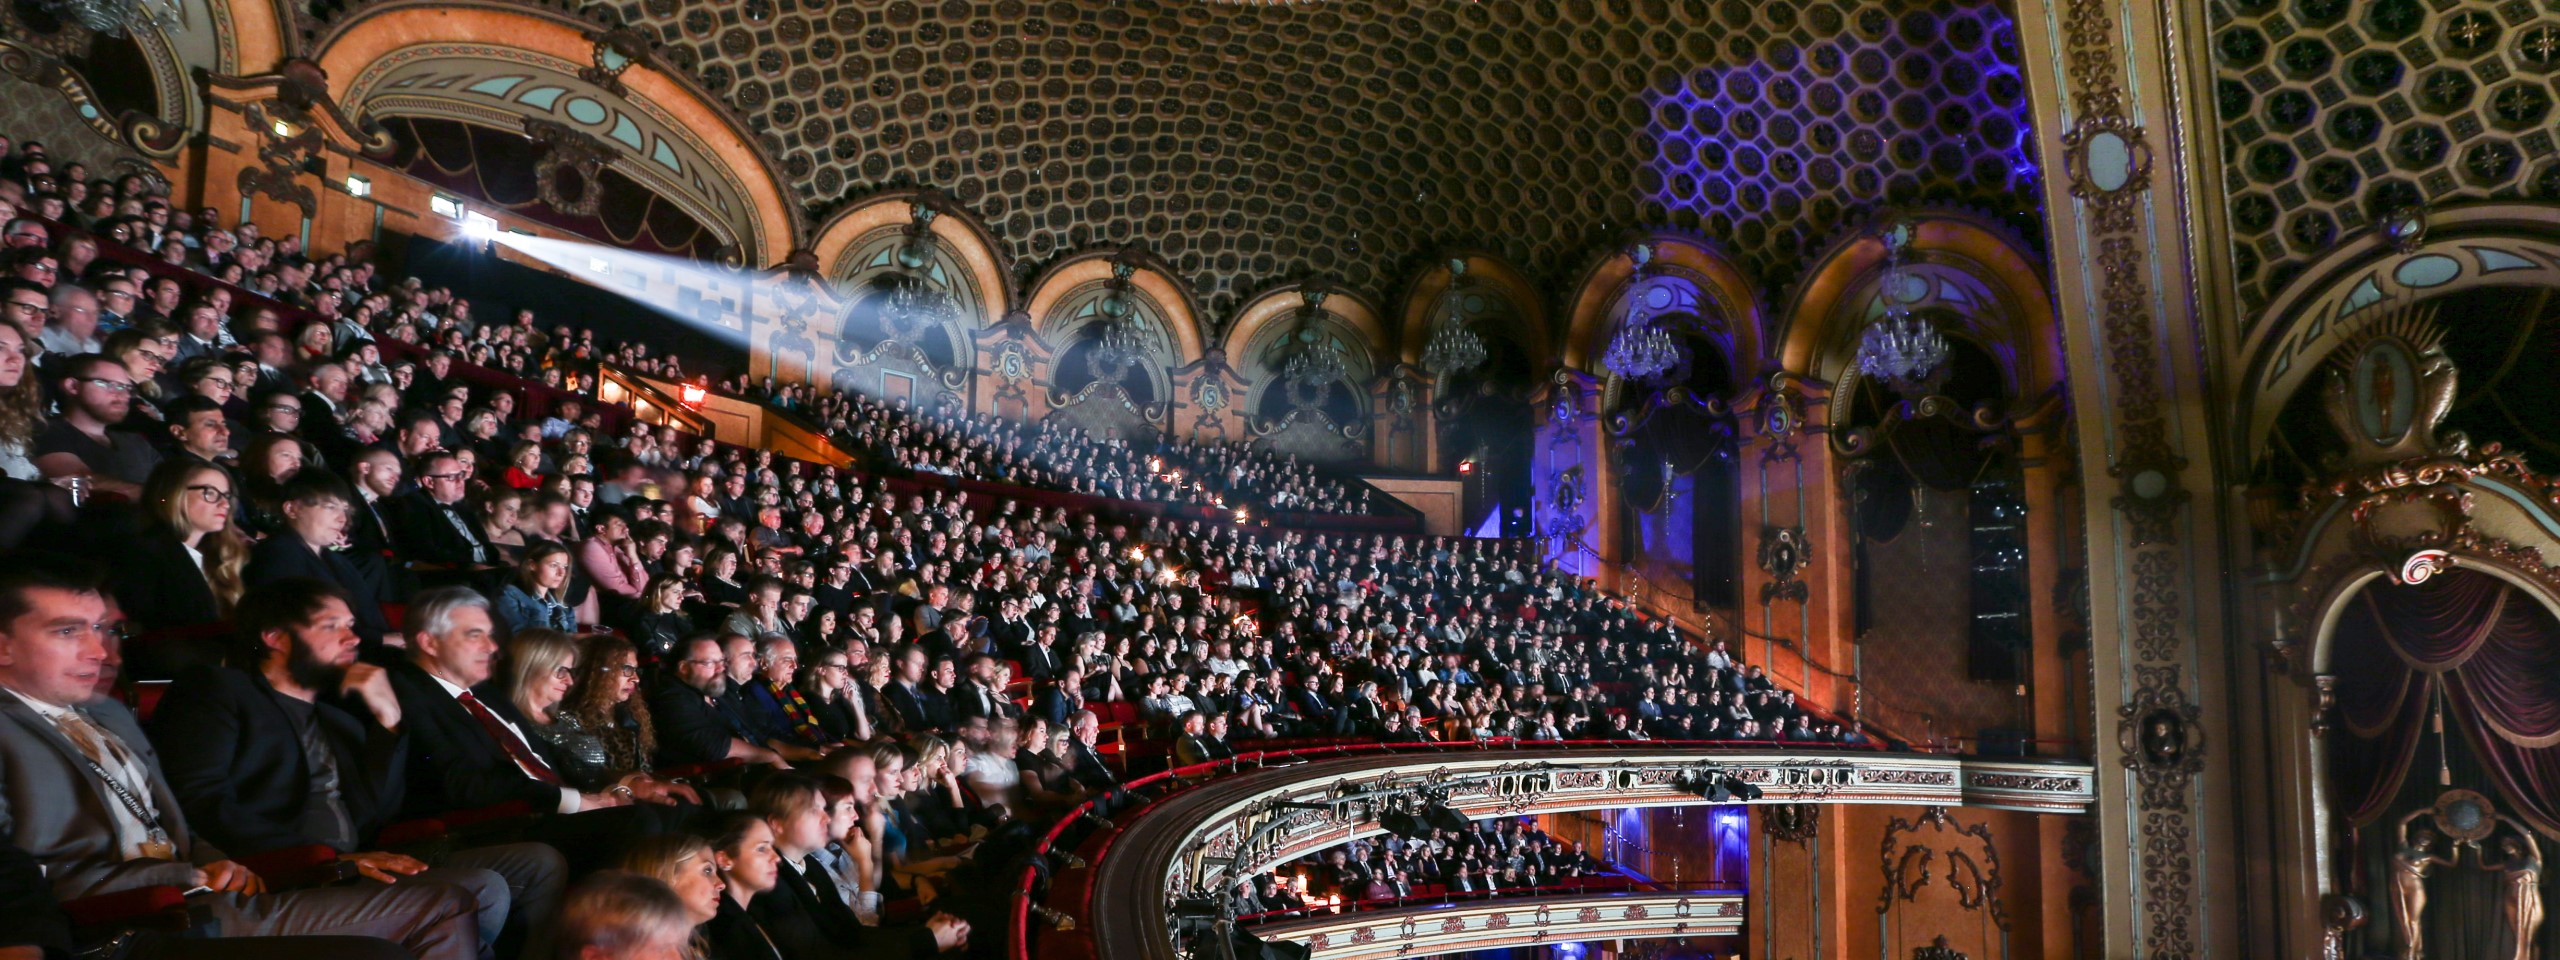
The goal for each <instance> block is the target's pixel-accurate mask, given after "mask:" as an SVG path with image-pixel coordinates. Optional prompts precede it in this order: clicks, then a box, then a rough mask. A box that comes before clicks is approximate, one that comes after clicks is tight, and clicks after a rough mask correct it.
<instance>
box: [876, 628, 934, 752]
mask: <svg viewBox="0 0 2560 960" xmlns="http://www.w3.org/2000/svg"><path fill="white" fill-rule="evenodd" d="M891 656H893V657H895V658H896V659H894V660H892V661H891V663H892V664H894V670H895V672H894V673H893V674H892V675H891V676H890V678H889V684H888V686H886V687H883V688H882V689H881V699H884V700H887V701H888V703H889V709H890V711H891V712H893V713H896V714H897V716H898V722H899V724H900V725H901V729H904V730H906V731H909V732H913V733H921V732H924V731H927V730H939V729H941V727H940V726H938V725H937V724H935V723H934V722H933V717H932V716H931V714H930V712H929V711H928V710H927V708H926V705H925V693H926V691H925V689H924V682H925V679H924V671H925V653H924V648H922V647H919V646H916V645H914V644H908V645H906V646H904V647H900V648H898V651H897V652H896V653H894V654H891Z"/></svg>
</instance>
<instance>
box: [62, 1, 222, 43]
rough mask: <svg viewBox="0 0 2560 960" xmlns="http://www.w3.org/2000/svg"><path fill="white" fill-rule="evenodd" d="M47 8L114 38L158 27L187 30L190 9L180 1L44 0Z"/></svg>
mask: <svg viewBox="0 0 2560 960" xmlns="http://www.w3.org/2000/svg"><path fill="white" fill-rule="evenodd" d="M42 6H43V7H44V9H45V11H46V12H48V13H51V14H53V15H54V16H56V17H59V18H61V19H64V20H68V21H71V22H73V23H77V24H79V25H81V26H83V27H87V28H88V29H90V30H94V31H96V32H98V33H103V34H106V35H107V36H110V37H121V36H124V33H125V31H126V30H130V29H140V28H142V27H158V28H160V29H162V30H184V29H186V26H187V15H186V11H184V10H182V9H180V8H179V6H178V0H44V3H43V4H42Z"/></svg>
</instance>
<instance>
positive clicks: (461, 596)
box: [391, 587, 675, 872]
mask: <svg viewBox="0 0 2560 960" xmlns="http://www.w3.org/2000/svg"><path fill="white" fill-rule="evenodd" d="M408 620H409V628H410V629H409V636H408V641H409V659H408V660H407V661H405V662H402V663H399V664H395V665H393V666H392V668H391V687H392V689H393V690H394V691H395V692H397V693H398V694H399V699H400V715H401V716H402V717H403V718H404V720H403V726H404V728H405V732H406V733H407V735H408V737H409V763H408V773H409V787H408V791H407V795H406V800H405V802H404V803H402V805H401V806H402V812H403V813H405V814H407V815H410V816H428V815H432V814H435V813H439V812H444V811H450V810H470V809H475V808H479V807H491V806H497V805H500V804H506V803H521V804H524V805H525V806H526V807H528V808H530V809H531V810H532V811H533V812H535V813H545V814H558V815H557V816H547V817H543V818H541V819H540V820H537V821H535V823H534V825H533V827H532V828H531V829H530V830H528V831H527V832H528V834H529V835H530V836H532V837H533V838H535V839H539V840H542V841H544V842H546V843H549V844H551V845H552V846H555V847H559V848H560V852H561V853H562V854H563V855H564V856H566V857H568V858H569V862H570V864H571V865H572V866H573V867H577V866H581V865H599V866H600V865H602V864H604V863H607V862H610V861H611V860H612V858H613V856H614V855H615V853H616V852H617V850H618V848H619V846H620V845H621V844H622V842H623V841H625V840H627V839H628V838H629V837H631V836H634V835H640V834H648V833H655V832H660V831H662V830H664V829H665V827H666V826H667V823H666V821H665V820H663V819H661V818H660V817H658V816H657V815H656V814H655V813H654V811H656V810H661V809H672V808H666V807H659V806H657V804H661V803H669V802H672V801H673V799H674V797H675V794H674V793H673V791H674V786H675V785H673V784H669V783H666V782H664V781H657V780H650V779H641V780H637V781H635V782H632V783H628V784H617V785H616V786H614V787H612V788H609V789H606V790H601V791H595V792H582V791H580V790H578V789H577V788H576V787H573V786H570V785H569V784H568V783H567V782H566V781H564V780H563V779H562V778H561V776H560V774H559V773H558V772H557V771H556V770H554V769H553V767H554V764H553V762H552V760H551V759H550V758H549V757H547V756H545V755H544V754H543V749H544V747H543V745H542V744H540V743H539V742H538V741H536V740H535V739H534V738H532V737H529V736H527V735H526V734H525V732H524V727H523V719H522V718H521V717H517V716H514V713H515V710H514V707H513V706H512V704H511V703H510V698H509V697H507V696H505V695H503V694H500V693H498V692H497V691H496V689H495V688H494V687H493V686H492V687H489V688H488V689H480V688H483V687H484V685H487V682H488V680H489V676H490V673H491V672H492V670H493V668H494V666H495V664H496V661H497V655H498V642H497V639H496V629H495V624H494V623H493V622H492V620H491V619H490V616H489V601H488V599H487V598H485V597H482V596H481V595H479V594H477V593H474V592H472V591H471V590H469V589H467V588H463V587H438V588H435V589H432V590H428V591H426V592H424V593H420V594H419V595H418V596H417V597H416V598H414V599H412V600H411V601H410V602H409V615H408ZM484 694H485V695H484ZM634 803H642V804H644V806H632V804H634ZM581 872H583V871H581Z"/></svg>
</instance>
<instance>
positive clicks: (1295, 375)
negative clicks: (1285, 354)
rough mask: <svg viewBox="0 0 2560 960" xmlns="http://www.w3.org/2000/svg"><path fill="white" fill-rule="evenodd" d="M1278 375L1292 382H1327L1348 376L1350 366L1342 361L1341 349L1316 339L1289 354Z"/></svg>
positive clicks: (1312, 383)
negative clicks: (1287, 360)
mask: <svg viewBox="0 0 2560 960" xmlns="http://www.w3.org/2000/svg"><path fill="white" fill-rule="evenodd" d="M1280 375H1281V376H1284V377H1287V378H1288V379H1289V381H1290V382H1292V383H1303V384H1310V385H1314V384H1327V383H1333V382H1335V381H1337V380H1343V379H1347V378H1349V377H1350V375H1351V368H1350V367H1349V366H1347V365H1345V364H1344V363H1343V362H1342V351H1340V350H1336V349H1334V348H1333V344H1332V343H1330V342H1325V341H1318V342H1315V343H1310V344H1307V345H1306V346H1304V347H1300V348H1298V352H1296V353H1294V354H1290V355H1289V362H1288V363H1287V364H1286V365H1284V366H1282V367H1281V368H1280Z"/></svg>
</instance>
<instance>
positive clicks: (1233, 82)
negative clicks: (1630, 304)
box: [610, 0, 2042, 316]
mask: <svg viewBox="0 0 2560 960" xmlns="http://www.w3.org/2000/svg"><path fill="white" fill-rule="evenodd" d="M610 9H611V10H612V11H614V12H616V13H618V14H619V15H620V18H621V20H622V22H624V23H626V24H630V25H633V26H636V27H639V28H641V29H644V30H646V31H648V32H650V33H651V34H653V35H654V36H655V37H656V38H657V39H658V40H659V41H661V42H662V44H663V47H662V49H661V51H660V52H661V53H662V55H663V56H664V57H665V59H667V60H668V61H669V62H670V63H671V64H674V65H675V66H677V67H679V68H681V69H684V70H687V71H689V72H690V73H691V74H692V75H693V76H694V77H695V78H696V79H697V80H698V82H699V83H700V84H701V85H702V86H703V87H704V88H705V89H706V90H708V91H709V92H711V93H712V94H713V95H714V96H717V97H720V98H722V99H723V100H725V101H727V102H728V103H729V104H731V105H732V106H734V107H735V108H736V109H738V110H739V111H740V112H741V113H742V114H744V115H746V116H748V117H750V118H751V120H752V123H753V126H754V127H755V128H756V129H757V130H758V131H759V135H760V138H761V142H762V146H763V147H764V148H765V149H766V150H767V151H768V152H769V153H770V154H771V155H772V156H774V157H775V158H776V161H777V163H778V164H779V166H780V167H781V168H782V170H783V171H784V172H785V175H786V176H787V177H788V178H789V179H790V180H792V181H793V183H794V186H795V188H796V191H797V194H798V199H799V200H800V202H801V203H802V204H803V205H804V208H805V212H806V213H807V214H808V217H809V219H811V220H812V221H816V220H822V219H824V218H825V216H826V215H827V214H828V213H829V212H831V211H832V210H834V209H836V208H838V207H839V206H841V205H843V204H844V203H846V202H848V201H849V200H855V199H859V198H860V197H861V196H863V195H865V194H867V193H870V192H874V191H877V190H882V189H892V188H901V187H930V188H934V189H939V190H942V191H945V192H946V193H948V194H950V195H951V196H952V197H954V198H955V199H956V200H957V201H958V202H959V203H960V204H961V205H962V206H963V207H965V208H966V209H968V210H969V211H971V212H972V213H973V214H974V215H976V216H977V217H979V218H980V219H982V220H983V221H984V222H986V223H987V224H988V225H989V227H990V230H991V231H992V232H993V233H994V234H995V235H996V237H997V238H998V239H999V241H1000V242H1001V243H1003V244H1004V245H1005V246H1006V248H1007V253H1008V254H1009V256H1010V258H1011V259H1012V260H1013V261H1014V262H1015V263H1017V264H1020V265H1022V266H1021V269H1023V270H1024V271H1026V273H1030V272H1037V270H1038V269H1039V267H1040V265H1041V264H1043V263H1046V262H1053V261H1054V260H1056V259H1057V258H1058V257H1060V256H1061V255H1064V254H1070V253H1074V252H1078V251H1082V250H1088V249H1093V248H1096V247H1099V246H1103V245H1109V244H1121V243H1131V242H1136V243H1143V244H1145V245H1147V246H1148V247H1149V248H1150V249H1151V250H1153V251H1154V252H1155V253H1157V254H1158V255H1160V256H1162V257H1163V258H1164V259H1165V260H1166V261H1167V262H1168V263H1169V264H1171V265H1172V266H1173V268H1174V270H1175V271H1176V272H1177V273H1178V274H1179V275H1180V276H1181V277H1182V279H1183V280H1184V282H1185V283H1187V284H1189V285H1190V286H1191V289H1192V290H1193V291H1194V292H1195V294H1196V296H1198V297H1199V299H1200V300H1201V301H1202V302H1203V303H1204V304H1205V305H1206V306H1207V307H1208V309H1209V312H1211V313H1212V314H1213V315H1218V316H1228V315H1232V314H1233V313H1234V312H1235V311H1236V310H1237V309H1238V308H1240V307H1241V306H1242V305H1243V303H1244V302H1245V301H1246V300H1248V299H1250V297H1251V294H1253V293H1254V292H1255V291H1256V290H1257V289H1259V288H1262V287H1267V286H1269V285H1270V284H1272V283H1275V282H1279V281H1282V280H1285V279H1288V278H1291V277H1298V276H1319V277H1325V278H1329V279H1330V280H1333V281H1335V282H1339V283H1341V284H1342V285H1344V286H1347V287H1349V288H1351V289H1356V290H1363V291H1368V292H1371V293H1373V294H1375V293H1380V292H1384V291H1386V290H1388V289H1390V288H1392V287H1393V286H1394V285H1395V283H1396V282H1397V280H1398V279H1400V276H1401V274H1400V273H1399V271H1400V270H1402V269H1404V268H1405V267H1406V266H1408V265H1409V264H1408V261H1412V260H1414V259H1417V258H1419V257H1422V256H1424V255H1425V254H1427V253H1428V252H1429V251H1431V250H1434V249H1438V248H1439V247H1441V246H1442V245H1444V244H1448V243H1464V244H1472V245H1476V246H1480V247H1481V248H1483V249H1486V250H1488V251H1492V252H1497V253H1499V254H1501V255H1502V256H1503V257H1505V258H1507V259H1510V260H1512V261H1513V262H1517V263H1520V264H1522V265H1524V268H1525V269H1526V271H1527V272H1528V273H1529V275H1530V276H1532V277H1533V278H1535V279H1536V280H1537V281H1538V282H1539V283H1540V284H1541V285H1545V286H1558V285H1562V284H1564V283H1566V282H1569V280H1570V279H1571V278H1570V277H1569V276H1568V274H1569V273H1570V272H1571V271H1572V269H1573V268H1574V267H1576V266H1578V265H1579V261H1580V258H1582V257H1583V256H1584V255H1585V254H1586V253H1587V252H1588V251H1589V250H1590V249H1591V247H1592V246H1594V245H1595V244H1600V243H1605V242H1608V241H1609V240H1610V238H1611V237H1613V236H1614V235H1616V234H1619V233H1622V232H1624V231H1627V230H1629V229H1630V228H1635V227H1638V226H1642V225H1653V226H1663V227H1669V228H1674V229H1682V230H1688V231H1693V232H1698V233H1702V234H1706V235H1709V236H1714V237H1716V238H1718V240H1719V241H1720V242H1723V243H1726V244H1728V245H1730V246H1731V247H1732V248H1733V249H1734V252H1735V253H1736V255H1737V256H1738V257H1739V258H1741V259H1742V260H1743V261H1744V262H1745V263H1746V264H1747V265H1748V267H1749V269H1751V271H1752V272H1753V273H1754V274H1755V275H1756V276H1757V277H1758V278H1759V279H1760V281H1761V282H1763V283H1766V284H1771V285H1776V284H1782V283H1784V282H1786V281H1787V280H1788V279H1789V278H1790V276H1791V271H1793V270H1794V269H1796V268H1797V266H1798V265H1799V264H1800V263H1801V262H1802V261H1803V260H1804V259H1805V258H1806V257H1807V256H1808V255H1809V254H1810V253H1811V252H1812V251H1813V249H1814V247H1815V246H1816V245H1818V244H1820V243H1822V242H1823V241H1825V240H1826V239H1828V237H1829V235H1830V234H1831V233H1832V232H1834V231H1835V230H1836V229H1837V228H1838V227H1839V226H1840V225H1841V224H1842V223H1844V222H1847V221H1848V220H1850V219H1852V218H1855V217H1857V216H1859V215H1862V214H1864V213H1865V212H1867V211H1869V210H1871V209H1872V208H1873V207H1875V206H1877V205H1879V204H1886V203H1893V204H1906V203H1928V202H1935V203H1952V204H1962V205H1968V206H1973V207H1976V208H1979V209H1982V210H1984V211H1985V212H1986V213H1988V214H1990V215H1992V216H1994V217H1997V218H2000V219H2002V220H2003V221H2004V222H2007V223H2009V224H2010V225H2011V226H2012V228H2013V229H2015V230H2016V231H2017V232H2018V233H2019V234H2021V235H2024V236H2041V234H2042V224H2041V222H2040V220H2039V219H2038V216H2039V215H2038V213H2037V206H2036V204H2037V197H2038V190H2037V187H2036V184H2035V179H2036V176H2037V169H2036V165H2035V163H2034V161H2033V158H2032V157H2031V156H2030V155H2029V153H2028V150H2029V149H2030V145H2031V144H2032V136H2031V133H2030V131H2029V129H2028V122H2027V104H2026V97H2025V93H2024V87H2023V84H2021V83H2020V82H2019V78H2018V73H2017V69H2016V43H2015V29H2014V26H2013V25H2012V23H2011V21H2010V19H2009V17H2008V15H2007V14H2006V13H2004V12H2003V11H2002V10H2001V9H2000V7H1999V6H1998V5H1997V4H1992V3H1969V2H1956V0H1934V2H1921V3H1917V4H1913V5H1909V6H1906V7H1897V8H1896V12H1887V10H1885V9H1881V8H1868V7H1864V6H1861V5H1858V4H1855V3H1851V2H1847V0H1767V2H1762V0H1602V2H1591V0H1563V2H1557V0H1487V2H1483V3H1455V2H1452V3H1425V2H1411V3H1387V4H1370V3H1339V4H1271V5H1261V4H1227V3H1210V2H1199V0H1185V2H1171V0H1129V2H1120V3H1101V2H1092V0H1047V2H1034V0H744V2H741V3H730V2H712V0H624V2H621V3H618V4H614V5H613V6H611V7H610Z"/></svg>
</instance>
